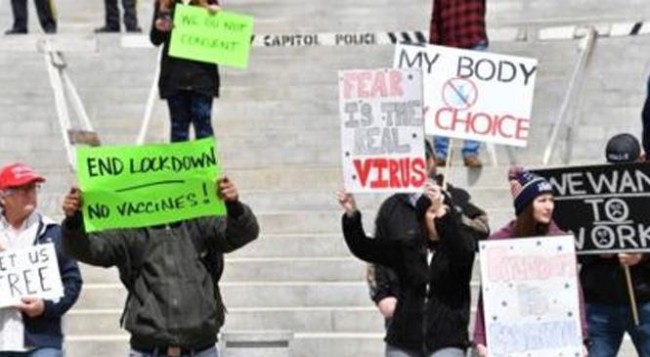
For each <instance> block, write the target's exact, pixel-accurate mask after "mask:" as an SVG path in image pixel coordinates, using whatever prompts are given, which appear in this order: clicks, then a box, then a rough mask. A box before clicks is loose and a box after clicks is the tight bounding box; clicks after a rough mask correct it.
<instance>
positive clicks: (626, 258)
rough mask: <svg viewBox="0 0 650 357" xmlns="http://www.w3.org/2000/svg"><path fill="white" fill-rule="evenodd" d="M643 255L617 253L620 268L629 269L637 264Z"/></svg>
mask: <svg viewBox="0 0 650 357" xmlns="http://www.w3.org/2000/svg"><path fill="white" fill-rule="evenodd" d="M642 258H643V255H642V254H641V253H619V254H618V261H619V262H620V263H621V265H622V266H626V267H631V266H634V265H637V264H639V262H640V261H641V259H642Z"/></svg>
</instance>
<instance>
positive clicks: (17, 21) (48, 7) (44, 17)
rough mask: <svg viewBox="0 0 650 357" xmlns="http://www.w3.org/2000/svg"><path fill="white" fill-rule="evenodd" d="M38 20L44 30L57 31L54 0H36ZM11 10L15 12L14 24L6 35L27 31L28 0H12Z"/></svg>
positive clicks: (46, 31) (47, 31) (48, 31)
mask: <svg viewBox="0 0 650 357" xmlns="http://www.w3.org/2000/svg"><path fill="white" fill-rule="evenodd" d="M34 5H35V6H36V12H37V13H38V20H39V21H40V23H41V27H42V28H43V32H45V33H56V15H55V11H54V4H53V3H52V0H34ZM11 10H12V12H13V13H14V25H13V26H12V27H11V28H10V29H9V30H7V31H6V32H5V35H16V34H26V33H27V14H28V11H27V0H11Z"/></svg>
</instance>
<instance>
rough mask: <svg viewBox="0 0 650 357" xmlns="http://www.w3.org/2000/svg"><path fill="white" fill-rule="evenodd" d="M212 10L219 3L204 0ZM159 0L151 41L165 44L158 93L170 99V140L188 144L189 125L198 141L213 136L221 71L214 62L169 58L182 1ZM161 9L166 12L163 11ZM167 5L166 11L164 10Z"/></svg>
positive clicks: (168, 102)
mask: <svg viewBox="0 0 650 357" xmlns="http://www.w3.org/2000/svg"><path fill="white" fill-rule="evenodd" d="M205 1H207V4H208V6H210V7H211V8H213V10H216V9H218V7H216V8H215V7H214V6H217V5H218V2H217V1H216V0H205ZM164 3H165V4H164V5H163V1H160V0H156V2H155V4H154V9H155V10H154V15H153V24H152V26H151V32H150V34H149V39H150V40H151V43H153V44H154V46H160V45H163V53H162V57H161V59H160V77H159V79H158V91H159V93H160V98H162V99H166V100H167V106H168V107H169V116H170V119H171V141H172V142H178V141H187V140H189V137H190V124H191V125H192V126H193V127H194V136H195V137H196V138H197V139H200V138H205V137H208V136H213V135H214V130H213V129H212V122H211V120H212V98H213V97H219V87H220V79H219V68H218V67H217V65H216V64H214V63H205V62H198V61H193V60H188V59H183V58H178V57H171V56H169V43H170V39H171V31H172V22H171V19H172V18H173V15H174V10H175V8H176V5H177V4H179V3H180V4H181V5H182V4H183V2H182V1H181V0H171V1H167V0H164ZM161 6H162V8H163V9H164V11H161ZM166 6H168V8H167V9H165V7H166Z"/></svg>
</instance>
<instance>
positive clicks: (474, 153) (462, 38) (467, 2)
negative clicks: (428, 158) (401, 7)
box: [429, 0, 488, 168]
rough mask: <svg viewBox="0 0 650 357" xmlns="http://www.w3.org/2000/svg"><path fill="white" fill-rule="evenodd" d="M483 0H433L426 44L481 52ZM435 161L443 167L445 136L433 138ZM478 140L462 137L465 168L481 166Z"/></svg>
mask: <svg viewBox="0 0 650 357" xmlns="http://www.w3.org/2000/svg"><path fill="white" fill-rule="evenodd" d="M485 1H486V0H434V1H433V14H432V15H431V24H430V27H429V43H431V44H434V45H441V46H448V47H457V48H465V49H473V50H477V51H484V50H486V49H487V46H488V37H487V33H486V31H485V12H486V5H485ZM434 145H435V148H436V157H437V159H436V164H437V165H438V166H444V165H445V164H446V161H447V152H448V149H449V138H447V137H435V138H434ZM479 147H480V143H479V142H478V141H474V140H465V142H464V143H463V149H462V153H463V161H464V163H465V166H467V167H469V168H479V167H481V166H482V163H481V160H480V159H479V158H478V151H479Z"/></svg>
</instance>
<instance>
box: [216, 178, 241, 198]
mask: <svg viewBox="0 0 650 357" xmlns="http://www.w3.org/2000/svg"><path fill="white" fill-rule="evenodd" d="M217 196H219V198H220V199H222V200H224V201H225V202H237V201H239V192H238V191H237V186H235V184H234V183H233V182H232V181H230V179H229V178H228V177H227V176H224V177H222V178H220V179H218V180H217Z"/></svg>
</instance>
